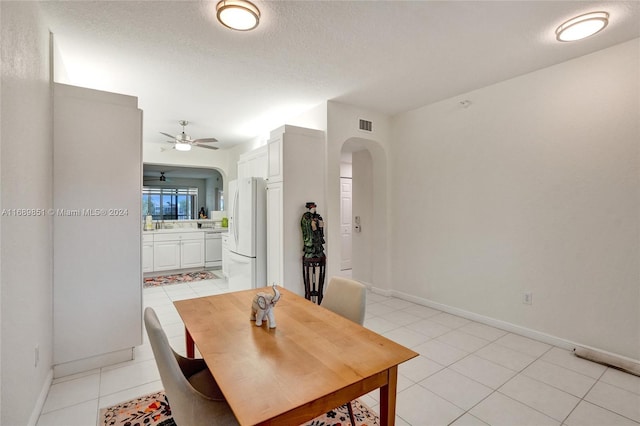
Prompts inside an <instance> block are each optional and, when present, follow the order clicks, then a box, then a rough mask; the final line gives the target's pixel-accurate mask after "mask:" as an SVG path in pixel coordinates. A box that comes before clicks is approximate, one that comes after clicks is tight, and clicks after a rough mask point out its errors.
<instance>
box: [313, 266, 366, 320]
mask: <svg viewBox="0 0 640 426" xmlns="http://www.w3.org/2000/svg"><path fill="white" fill-rule="evenodd" d="M366 303H367V288H366V287H365V286H364V284H361V283H359V282H358V281H354V280H351V279H348V278H342V277H332V278H331V280H330V281H329V284H328V285H327V289H326V291H325V292H324V296H323V298H322V303H321V304H320V305H321V306H322V307H324V308H327V309H329V310H330V311H333V312H335V313H336V314H338V315H341V316H343V317H345V318H347V319H350V320H351V321H353V322H355V323H358V324H360V325H362V324H363V323H364V314H365V308H366Z"/></svg>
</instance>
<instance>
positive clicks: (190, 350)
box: [184, 327, 196, 358]
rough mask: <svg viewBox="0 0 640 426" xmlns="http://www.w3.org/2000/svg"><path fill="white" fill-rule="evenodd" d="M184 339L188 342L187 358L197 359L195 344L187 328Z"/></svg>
mask: <svg viewBox="0 0 640 426" xmlns="http://www.w3.org/2000/svg"><path fill="white" fill-rule="evenodd" d="M184 337H185V341H186V342H185V343H186V345H187V358H195V356H196V350H195V344H194V343H193V338H192V337H191V334H190V333H189V330H187V328H186V327H185V329H184Z"/></svg>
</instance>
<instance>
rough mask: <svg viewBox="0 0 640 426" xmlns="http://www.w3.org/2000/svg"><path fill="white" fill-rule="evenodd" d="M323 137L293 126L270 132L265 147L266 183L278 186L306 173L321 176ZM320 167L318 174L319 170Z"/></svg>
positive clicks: (315, 131)
mask: <svg viewBox="0 0 640 426" xmlns="http://www.w3.org/2000/svg"><path fill="white" fill-rule="evenodd" d="M323 141H324V133H323V132H322V131H320V130H314V129H307V128H303V127H296V126H289V125H286V126H282V127H279V128H278V129H276V130H273V131H272V132H271V137H270V139H269V142H268V143H267V155H268V158H267V166H268V167H267V179H268V181H269V182H281V181H283V180H284V179H285V178H288V177H293V178H297V177H300V175H302V174H304V171H305V170H307V171H308V173H312V174H316V175H318V173H322V176H324V143H323ZM320 167H321V169H322V170H321V171H319V168H320Z"/></svg>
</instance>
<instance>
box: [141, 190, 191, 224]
mask: <svg viewBox="0 0 640 426" xmlns="http://www.w3.org/2000/svg"><path fill="white" fill-rule="evenodd" d="M197 205H198V188H149V187H144V188H142V216H143V217H144V216H147V215H151V217H152V218H153V220H190V219H196V218H197V217H196V215H197V211H198V210H197V207H196V206H197Z"/></svg>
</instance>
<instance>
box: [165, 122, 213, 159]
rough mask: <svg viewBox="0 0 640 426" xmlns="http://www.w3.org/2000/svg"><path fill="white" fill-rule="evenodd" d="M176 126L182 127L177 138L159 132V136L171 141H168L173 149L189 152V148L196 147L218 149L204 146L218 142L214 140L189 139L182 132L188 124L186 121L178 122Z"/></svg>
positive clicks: (189, 137)
mask: <svg viewBox="0 0 640 426" xmlns="http://www.w3.org/2000/svg"><path fill="white" fill-rule="evenodd" d="M178 124H179V125H181V126H182V133H180V134H179V135H177V136H173V135H170V134H169V133H165V132H160V134H161V135H165V136H167V137H169V138H171V139H172V140H170V141H168V142H169V143H172V144H173V147H174V148H175V149H176V150H178V151H191V147H194V146H197V147H200V148H207V149H218V147H215V146H209V145H204V144H207V143H213V142H218V140H217V139H216V138H200V139H191V136H189V135H187V134H186V133H185V132H184V128H185V127H186V126H187V125H188V124H189V122H188V121H187V120H180V121H178Z"/></svg>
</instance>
